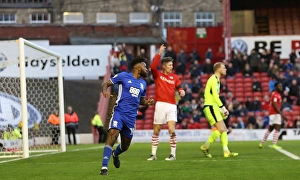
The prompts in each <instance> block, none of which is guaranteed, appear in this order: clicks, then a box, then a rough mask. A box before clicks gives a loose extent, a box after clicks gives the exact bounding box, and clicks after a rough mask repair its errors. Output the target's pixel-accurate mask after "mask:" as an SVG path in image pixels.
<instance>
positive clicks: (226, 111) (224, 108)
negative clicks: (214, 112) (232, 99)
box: [221, 106, 229, 116]
mask: <svg viewBox="0 0 300 180" xmlns="http://www.w3.org/2000/svg"><path fill="white" fill-rule="evenodd" d="M221 110H222V112H223V115H224V116H228V115H229V111H228V110H227V109H226V107H225V106H223V107H221Z"/></svg>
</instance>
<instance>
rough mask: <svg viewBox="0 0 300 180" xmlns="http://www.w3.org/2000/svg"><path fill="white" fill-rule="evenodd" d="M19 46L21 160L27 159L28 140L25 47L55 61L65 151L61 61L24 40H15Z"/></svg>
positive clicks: (61, 136) (53, 53)
mask: <svg viewBox="0 0 300 180" xmlns="http://www.w3.org/2000/svg"><path fill="white" fill-rule="evenodd" d="M16 41H17V43H18V46H19V63H20V89H21V112H22V123H23V126H22V136H23V137H22V138H23V155H22V157H23V158H29V138H28V121H27V118H28V117H27V92H26V70H25V53H26V52H25V45H26V46H29V47H30V48H33V49H35V50H37V51H40V52H43V53H45V54H48V55H50V56H53V57H55V58H56V60H57V72H58V76H57V78H58V97H59V112H60V116H59V117H60V151H61V152H65V151H66V140H65V118H64V114H65V113H64V92H63V78H62V59H61V56H60V55H59V54H57V53H55V52H52V51H49V50H47V49H45V48H43V47H40V46H38V45H36V44H34V43H32V42H30V41H28V40H26V39H24V38H19V39H17V40H16Z"/></svg>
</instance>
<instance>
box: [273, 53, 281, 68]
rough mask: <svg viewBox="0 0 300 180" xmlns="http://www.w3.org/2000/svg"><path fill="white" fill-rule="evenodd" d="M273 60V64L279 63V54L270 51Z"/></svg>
mask: <svg viewBox="0 0 300 180" xmlns="http://www.w3.org/2000/svg"><path fill="white" fill-rule="evenodd" d="M271 59H273V60H274V64H277V65H279V62H280V58H279V55H278V54H277V52H273V53H272V58H271Z"/></svg>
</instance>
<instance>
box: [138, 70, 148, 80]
mask: <svg viewBox="0 0 300 180" xmlns="http://www.w3.org/2000/svg"><path fill="white" fill-rule="evenodd" d="M140 75H141V76H142V77H143V78H146V77H147V76H148V73H147V72H145V71H142V72H141V73H140Z"/></svg>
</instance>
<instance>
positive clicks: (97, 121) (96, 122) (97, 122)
mask: <svg viewBox="0 0 300 180" xmlns="http://www.w3.org/2000/svg"><path fill="white" fill-rule="evenodd" d="M91 123H92V126H94V128H95V129H96V130H97V131H98V143H104V142H105V141H106V138H107V133H106V131H105V130H104V128H103V122H102V119H101V117H100V115H99V113H98V111H95V113H94V117H93V118H92V122H91Z"/></svg>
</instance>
